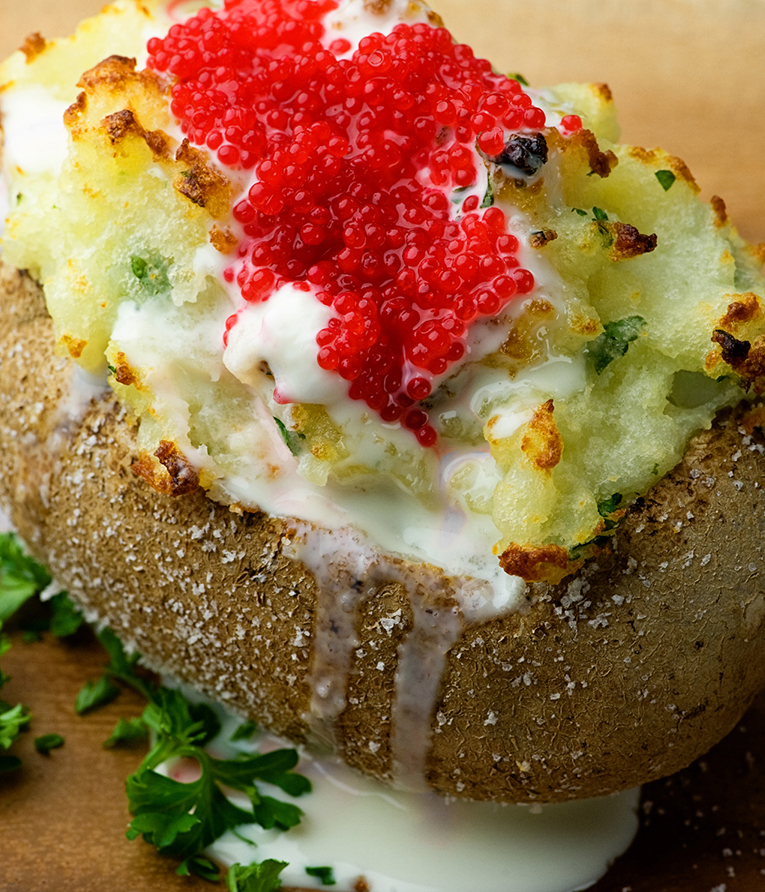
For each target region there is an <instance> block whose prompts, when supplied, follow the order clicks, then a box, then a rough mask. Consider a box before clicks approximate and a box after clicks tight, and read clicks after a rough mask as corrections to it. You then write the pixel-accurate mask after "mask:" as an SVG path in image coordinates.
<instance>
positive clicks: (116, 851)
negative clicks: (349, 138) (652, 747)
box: [0, 0, 765, 892]
mask: <svg viewBox="0 0 765 892" xmlns="http://www.w3.org/2000/svg"><path fill="white" fill-rule="evenodd" d="M100 5H101V3H100V0H71V2H68V3H61V2H59V0H24V2H18V0H0V56H5V55H6V54H7V53H8V52H9V51H11V50H12V49H13V48H14V47H16V46H18V45H19V44H20V43H21V41H22V40H23V38H24V36H25V35H26V34H27V33H29V32H30V31H41V32H42V33H43V34H44V35H45V36H48V37H53V36H56V35H58V34H63V33H66V32H67V31H68V29H70V28H71V27H72V26H73V25H74V24H75V23H76V21H77V20H78V19H79V18H81V17H82V16H83V15H86V14H89V13H92V12H95V11H97V10H98V8H99V7H100ZM434 6H436V8H437V9H438V10H439V11H440V12H441V13H442V15H443V17H444V19H445V20H446V24H447V26H449V27H450V28H451V30H452V31H453V33H454V34H455V36H456V37H457V38H458V39H460V40H464V41H466V42H469V43H471V44H472V45H473V46H474V47H475V49H476V50H477V52H479V53H480V54H482V55H485V56H487V57H488V58H491V59H492V60H493V61H494V62H495V63H496V64H497V65H498V66H500V67H502V68H503V69H504V70H507V71H512V72H516V71H519V72H521V73H523V74H524V75H525V77H526V78H527V79H528V80H529V81H530V82H531V83H532V84H535V85H539V84H543V83H553V82H556V81H563V80H593V81H606V82H608V83H609V84H610V86H611V88H612V90H613V92H614V95H615V98H616V100H617V104H618V106H619V108H620V119H621V121H622V126H623V135H624V139H625V141H629V142H633V143H638V144H642V145H646V146H648V147H652V146H655V145H662V146H663V147H664V148H666V149H667V150H669V151H671V152H673V153H675V154H678V155H680V156H681V157H683V158H684V159H685V160H686V161H687V162H688V163H689V165H690V167H691V169H692V170H693V171H694V173H695V175H696V178H697V180H698V182H699V184H700V186H701V187H702V194H703V195H704V196H705V197H709V196H711V195H713V194H719V195H722V196H723V198H724V199H725V200H726V202H727V204H728V208H729V211H730V214H731V217H732V219H733V220H734V222H736V223H737V225H738V227H739V229H740V230H741V232H742V234H743V235H745V236H746V237H748V238H749V239H751V240H753V241H765V215H763V212H762V205H763V199H764V198H765V154H764V153H763V148H762V147H763V146H765V114H764V113H763V112H765V0H671V2H669V0H641V2H640V3H627V2H626V0H534V2H533V3H528V2H521V0H440V2H437V0H434ZM763 658H765V655H764V657H763ZM101 662H102V656H101V653H100V651H99V648H98V646H97V645H95V644H94V643H93V642H92V640H91V639H89V638H88V637H87V636H86V637H85V638H84V640H81V641H80V642H79V643H78V646H76V647H75V646H72V645H66V644H57V643H54V642H51V641H45V642H43V643H40V644H33V645H23V644H21V643H17V644H16V645H15V646H14V648H13V649H12V650H11V652H10V653H9V654H8V655H7V656H6V657H5V658H4V659H3V668H4V669H5V670H6V671H8V672H10V673H11V674H12V675H13V676H14V678H13V681H12V682H11V683H10V684H9V685H8V686H7V688H5V689H4V690H3V696H4V697H6V698H7V699H9V700H12V701H13V702H15V700H17V699H18V700H22V701H23V702H25V703H26V704H27V705H28V706H29V707H30V708H31V709H32V712H33V713H34V716H35V718H34V723H33V728H32V731H31V733H29V734H27V735H25V736H24V739H23V741H22V742H21V744H20V746H19V747H18V753H19V755H20V756H21V757H22V758H23V760H24V767H23V769H22V770H21V771H20V772H19V773H18V774H17V775H15V776H13V777H9V778H6V779H3V780H0V892H17V890H18V892H22V890H23V892H38V890H40V892H42V890H56V892H90V890H99V892H100V890H103V889H112V890H116V892H123V890H141V892H160V890H162V892H164V890H175V889H186V890H194V889H209V888H210V886H209V885H208V884H207V883H204V882H203V881H200V880H187V879H181V878H178V877H176V876H175V874H174V872H173V867H172V865H171V864H169V863H168V862H166V861H165V860H163V859H161V858H159V857H157V856H155V855H154V854H153V852H151V851H150V850H149V848H148V847H147V846H145V845H144V844H143V843H141V842H135V843H129V842H128V841H127V840H126V839H125V836H124V831H125V827H126V825H127V821H128V815H127V811H126V806H125V797H124V790H123V788H124V781H125V777H126V776H127V774H128V773H129V772H130V771H131V770H133V769H134V767H135V766H136V765H137V764H138V761H139V760H140V757H141V753H140V749H138V750H135V749H134V750H121V751H105V750H103V749H102V748H101V742H102V741H103V740H104V739H105V738H106V737H107V736H108V734H109V732H110V730H111V727H112V726H113V724H114V722H115V721H116V719H117V718H118V717H119V716H120V715H130V714H137V712H138V711H139V709H140V704H139V703H138V701H137V700H136V699H135V698H133V697H132V696H130V695H123V697H122V698H121V699H120V700H118V701H117V702H115V703H114V704H112V705H111V706H109V707H107V708H106V709H105V710H103V711H101V712H98V713H96V714H94V715H91V716H88V717H85V718H78V717H76V716H75V715H74V711H73V701H74V696H75V694H76V692H77V690H79V688H80V687H81V685H82V683H83V682H84V681H85V680H86V679H87V678H91V677H95V676H96V675H97V674H98V673H99V670H100V665H101ZM53 731H55V732H59V733H62V734H63V735H64V736H65V737H66V744H65V746H64V747H63V748H62V749H60V750H56V751H54V752H53V753H51V754H50V756H48V757H43V756H39V755H38V754H36V753H35V752H34V749H33V743H32V741H33V737H35V736H38V735H40V734H43V733H48V732H53ZM644 802H645V818H644V826H643V828H642V830H641V833H640V835H639V837H638V841H637V842H636V844H635V846H633V848H632V850H631V851H630V852H629V853H628V855H627V856H625V858H623V859H622V860H621V861H620V862H619V863H618V864H617V865H616V866H615V868H614V869H613V870H612V872H611V873H610V874H609V875H608V876H607V877H606V878H605V879H604V880H603V881H601V882H600V883H599V884H598V885H597V886H596V887H594V889H595V890H596V892H626V890H630V892H712V890H714V892H723V890H724V892H758V890H762V889H765V698H760V700H759V701H758V702H757V704H756V706H755V708H754V709H753V710H752V711H751V712H750V713H749V714H748V716H747V717H746V718H745V720H744V721H743V723H742V725H741V727H740V728H739V729H738V730H737V731H735V732H734V733H733V734H732V735H731V737H729V738H728V740H727V741H725V742H724V743H723V744H721V745H720V746H719V747H717V748H716V749H715V750H714V751H713V752H712V753H711V754H709V755H708V756H707V757H706V758H705V759H703V760H701V761H700V762H699V763H697V764H696V765H694V766H692V767H691V768H690V769H688V770H687V771H685V772H683V773H682V774H680V775H678V776H676V777H674V778H671V779H670V780H668V781H663V782H659V783H657V784H653V785H651V786H649V787H647V788H646V790H645V795H644ZM476 892H480V882H479V878H476Z"/></svg>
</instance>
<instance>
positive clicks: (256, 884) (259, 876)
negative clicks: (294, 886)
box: [227, 858, 287, 892]
mask: <svg viewBox="0 0 765 892" xmlns="http://www.w3.org/2000/svg"><path fill="white" fill-rule="evenodd" d="M286 866H287V862H286V861H276V860H274V859H273V858H268V859H267V860H266V861H262V862H261V863H260V864H250V866H249V867H243V866H242V865H241V864H232V865H231V868H230V869H229V872H228V878H227V882H228V889H229V892H274V890H276V889H278V888H279V887H280V886H281V884H282V883H281V880H280V879H279V874H280V873H281V872H282V871H283V870H284V868H285V867H286Z"/></svg>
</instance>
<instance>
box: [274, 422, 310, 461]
mask: <svg viewBox="0 0 765 892" xmlns="http://www.w3.org/2000/svg"><path fill="white" fill-rule="evenodd" d="M273 418H274V421H275V422H276V426H277V427H278V428H279V433H280V434H281V435H282V440H284V442H285V443H286V444H287V448H288V449H289V451H290V452H291V453H292V454H293V455H299V454H300V453H301V452H302V451H303V445H302V443H301V440H305V434H301V433H300V431H291V430H289V428H287V426H286V425H285V424H284V422H283V421H282V420H281V418H277V417H276V415H274V416H273Z"/></svg>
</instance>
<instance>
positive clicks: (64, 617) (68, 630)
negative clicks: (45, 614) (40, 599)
mask: <svg viewBox="0 0 765 892" xmlns="http://www.w3.org/2000/svg"><path fill="white" fill-rule="evenodd" d="M48 604H49V605H50V608H51V615H50V622H49V625H48V628H49V630H50V633H51V635H53V636H54V637H56V638H68V637H69V636H70V635H74V633H75V632H76V631H77V630H78V629H79V628H80V626H81V625H82V624H83V623H84V622H85V620H84V619H83V616H82V614H81V613H80V611H79V610H78V609H77V607H76V606H75V605H74V604H73V603H72V601H71V599H70V597H69V595H67V593H66V592H59V593H58V594H57V595H54V596H53V597H52V598H51V599H50V601H48Z"/></svg>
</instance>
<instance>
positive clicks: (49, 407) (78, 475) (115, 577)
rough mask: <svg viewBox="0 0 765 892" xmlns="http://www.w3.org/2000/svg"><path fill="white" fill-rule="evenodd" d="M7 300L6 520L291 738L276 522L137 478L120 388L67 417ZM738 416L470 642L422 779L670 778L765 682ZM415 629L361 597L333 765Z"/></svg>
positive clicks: (158, 651) (34, 328)
mask: <svg viewBox="0 0 765 892" xmlns="http://www.w3.org/2000/svg"><path fill="white" fill-rule="evenodd" d="M0 305H1V306H2V312H1V313H0V504H2V505H3V506H4V507H5V508H6V510H7V511H8V513H9V514H10V516H11V518H12V520H13V522H14V524H15V525H16V527H17V529H18V530H19V533H20V534H21V535H22V537H23V538H24V539H25V540H26V542H27V543H28V545H29V547H30V548H31V549H32V551H33V552H34V553H35V554H36V555H37V556H38V557H39V558H40V559H41V560H43V561H45V562H46V563H47V564H48V565H49V567H50V568H51V571H52V572H53V574H54V576H55V577H56V578H57V580H58V581H59V582H60V583H61V584H62V585H63V586H66V587H67V588H68V589H69V591H70V593H71V594H72V595H73V597H74V598H75V599H76V600H77V601H78V602H79V603H81V604H82V605H83V607H84V608H85V610H86V611H87V613H88V615H89V617H90V618H92V619H96V620H98V621H100V622H104V623H107V624H108V625H110V626H111V627H112V628H113V629H114V630H115V631H116V632H117V633H118V634H119V635H120V636H122V637H123V639H124V640H126V641H127V642H128V643H129V644H130V645H132V646H135V647H136V648H138V649H139V650H140V651H141V652H142V653H143V654H144V655H145V656H146V657H147V659H148V660H149V662H150V663H151V664H152V665H154V666H156V667H160V668H162V669H164V670H167V671H169V672H171V673H173V674H175V675H177V676H178V677H180V678H181V679H184V680H186V681H189V682H191V683H193V684H194V685H196V686H197V687H199V688H200V689H202V690H204V691H205V692H207V693H208V694H210V695H212V696H213V697H216V698H218V699H221V700H223V701H225V702H227V703H228V704H229V705H230V706H231V707H233V708H235V709H237V710H239V711H241V712H243V713H246V714H248V715H251V716H252V717H254V718H256V719H258V720H260V721H262V722H264V723H265V724H267V725H268V726H270V727H272V728H273V729H274V730H275V731H276V732H278V733H280V734H283V735H285V736H287V737H290V738H292V739H294V740H296V741H302V740H305V739H306V738H307V736H308V728H307V724H306V718H305V716H306V713H307V712H308V711H309V704H310V698H311V691H310V685H309V677H310V667H311V660H312V653H311V648H310V642H311V640H312V636H313V634H314V631H315V629H314V621H315V615H316V599H317V587H316V582H315V581H314V579H313V577H312V576H311V574H310V573H309V572H308V571H307V570H305V568H304V567H302V566H301V565H300V564H299V563H297V562H295V561H294V560H292V559H290V558H289V557H287V556H286V555H285V548H286V546H287V545H288V541H287V540H288V539H289V535H290V531H291V527H290V523H289V521H283V520H279V519H274V518H270V517H268V516H266V515H264V514H257V513H246V512H245V513H243V514H237V513H233V512H231V511H229V510H228V509H227V508H224V507H221V506H219V505H216V504H214V503H212V502H211V501H209V500H208V499H207V498H206V497H205V496H204V495H203V494H202V493H201V492H195V493H192V494H187V495H184V496H181V497H178V498H173V497H171V496H163V495H160V494H158V493H157V492H155V491H153V490H152V489H150V488H149V487H148V486H147V485H146V484H145V483H144V482H143V481H142V480H140V479H139V478H137V477H136V475H135V474H134V473H133V471H132V469H131V464H132V462H133V461H134V459H135V458H136V449H135V445H134V429H133V427H132V426H131V423H130V422H129V420H127V419H126V418H125V415H124V412H123V411H122V410H121V409H120V408H119V406H118V405H117V404H116V403H115V401H114V400H113V398H112V397H111V396H109V395H104V396H102V397H101V398H98V399H94V400H93V401H91V402H90V404H89V405H88V406H87V407H83V411H82V412H81V413H78V412H77V411H74V410H73V408H72V405H73V403H72V400H71V397H68V393H69V386H68V378H69V376H70V374H71V372H72V364H71V363H70V362H69V361H67V360H63V359H59V358H57V357H56V356H55V355H54V354H53V350H52V344H53V337H52V326H51V322H50V319H49V317H48V316H47V313H46V310H45V306H44V302H43V300H42V295H41V293H40V291H39V289H38V288H37V286H36V285H35V284H34V283H33V282H32V281H31V280H30V279H28V278H27V277H25V276H23V275H21V274H19V273H17V272H16V271H15V270H11V269H9V268H8V267H4V268H1V269H0ZM63 407H68V408H66V409H65V408H63ZM744 414H745V410H738V411H737V412H736V413H733V414H731V415H729V416H728V417H726V418H723V419H719V420H718V422H717V423H716V424H715V426H714V428H713V429H712V431H710V432H705V433H702V434H701V435H700V436H699V437H697V438H696V439H695V440H694V441H693V442H692V444H691V447H690V449H689V451H688V453H687V455H686V457H685V459H684V460H683V462H682V463H681V464H680V465H679V466H678V467H677V468H676V470H675V471H674V472H673V473H672V474H671V475H669V476H668V477H667V478H665V480H663V481H662V482H661V483H660V484H659V485H658V486H656V487H655V488H654V489H653V490H652V491H651V492H650V493H649V494H648V496H647V497H646V498H645V499H644V500H641V501H640V502H639V503H638V504H636V505H634V506H633V507H632V508H631V509H630V510H629V512H628V515H627V517H626V519H625V521H624V522H623V524H622V527H621V529H620V531H619V533H618V536H617V538H616V540H615V547H614V549H613V551H612V552H611V553H604V554H602V555H601V556H600V557H599V558H597V559H596V560H595V561H592V562H591V563H590V564H588V565H587V566H586V567H585V568H584V569H583V570H582V571H580V573H579V574H578V575H577V576H576V577H574V578H573V580H567V581H565V582H563V583H561V584H559V585H557V586H549V585H545V584H541V583H540V584H534V585H532V586H531V587H530V589H529V592H528V604H527V609H526V610H525V611H523V612H520V613H514V614H510V615H507V616H504V617H501V618H498V619H495V620H494V621H492V622H488V623H484V624H482V625H480V626H477V627H473V628H468V629H467V630H466V631H465V632H464V634H463V635H462V637H461V638H460V640H458V641H457V643H456V644H455V645H454V646H453V647H452V649H451V650H450V652H449V653H448V655H447V668H446V672H445V674H444V677H443V679H442V683H441V691H440V695H439V697H438V702H437V703H436V704H435V708H434V710H433V715H432V716H431V727H432V735H431V746H430V751H429V753H428V756H427V760H426V772H425V773H426V777H427V781H428V783H429V784H430V785H431V786H432V787H433V788H434V789H436V790H438V791H440V792H443V793H448V794H453V795H458V796H466V797H470V798H476V799H492V800H504V801H519V802H524V801H525V802H528V801H535V800H536V801H562V800H566V799H572V798H583V797H587V796H594V795H600V794H605V793H609V792H612V791H614V790H618V789H625V788H629V787H632V786H634V785H636V784H639V783H643V782H646V781H649V780H651V779H654V778H657V777H660V776H662V775H666V774H670V773H672V772H674V771H676V770H678V769H679V768H681V767H683V766H685V765H687V764H688V763H689V762H691V761H692V760H693V759H694V758H695V757H696V756H698V755H700V754H701V753H703V752H705V751H706V750H707V749H708V748H709V747H711V746H712V745H713V744H714V743H715V742H716V741H717V740H718V739H720V738H721V737H722V736H723V735H725V734H726V733H727V732H728V731H729V730H730V729H731V728H732V727H733V725H734V724H735V722H736V721H737V720H738V718H739V717H740V715H741V714H742V713H743V712H744V710H745V709H746V707H747V706H748V704H749V703H750V701H751V700H752V698H753V696H754V694H755V693H756V692H757V690H758V689H759V688H761V687H762V686H763V684H765V545H764V544H763V543H765V513H764V511H763V508H764V507H765V505H764V500H765V495H764V494H763V490H764V489H765V473H763V469H764V468H765V463H764V461H763V457H762V448H761V443H762V438H761V436H760V434H759V433H757V432H755V434H754V436H753V437H749V436H748V435H746V434H745V433H744V428H743V427H742V426H741V425H742V417H743V416H744ZM758 438H759V439H758ZM399 611H400V613H399ZM391 615H398V616H399V617H400V620H399V622H398V624H397V625H396V626H395V627H393V628H390V629H389V631H388V632H387V634H382V631H381V623H380V620H381V619H383V618H385V617H389V616H391ZM410 629H411V609H410V606H409V603H408V598H407V595H406V592H405V590H404V589H403V587H402V586H401V585H399V584H397V583H394V582H389V583H386V584H382V585H378V586H377V587H376V589H375V590H374V591H373V593H372V595H370V596H369V597H368V598H367V599H366V600H364V601H363V602H362V604H361V607H360V615H359V616H358V618H357V636H358V639H359V647H358V648H357V650H356V652H355V656H354V657H353V660H352V665H351V669H350V673H349V676H348V688H347V691H346V694H347V700H348V705H347V706H346V708H345V710H344V711H343V712H342V714H341V715H340V717H339V719H338V721H337V725H336V735H337V738H338V745H339V748H340V750H341V752H342V754H343V756H344V758H345V759H346V760H347V761H348V762H349V763H351V764H352V765H355V766H356V767H358V768H360V769H362V770H363V771H365V772H367V773H369V774H372V775H375V776H377V777H380V778H384V779H386V778H387V779H390V777H391V773H392V765H391V761H392V753H391V745H390V732H391V718H390V717H391V714H392V707H393V703H392V699H393V696H394V690H395V684H394V680H395V673H396V665H397V659H398V653H399V645H400V643H401V641H402V640H403V639H404V637H405V636H406V635H407V633H408V632H409V630H410ZM381 662H382V663H384V664H385V669H384V670H382V671H380V670H379V669H377V667H378V666H379V665H380V663H381ZM370 742H373V743H374V744H375V746H373V747H372V748H370ZM372 750H374V752H373V751H372Z"/></svg>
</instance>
